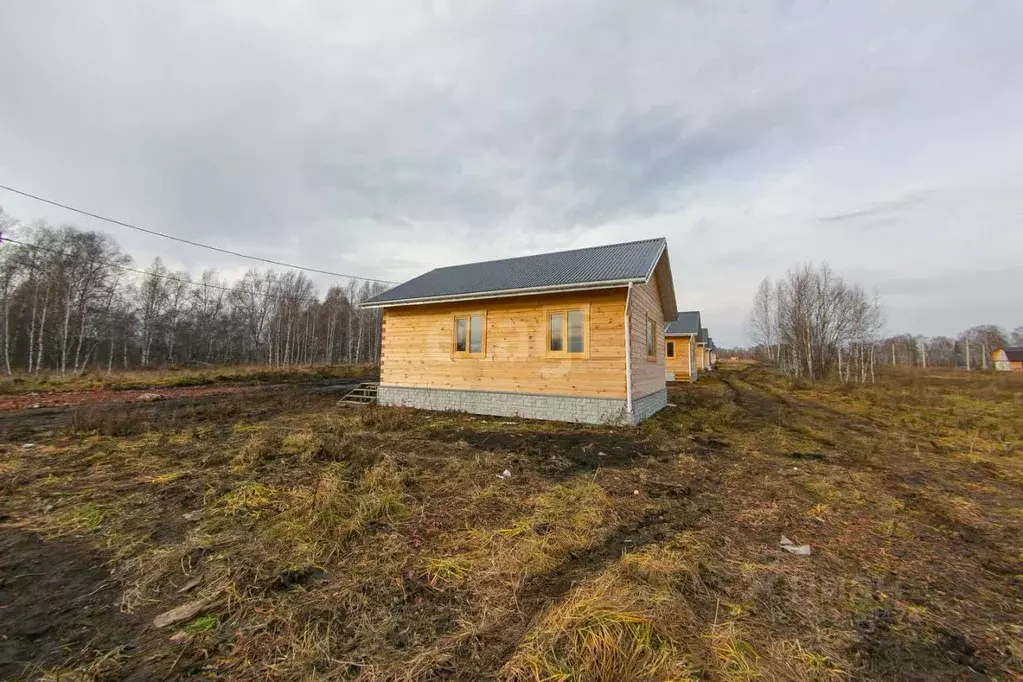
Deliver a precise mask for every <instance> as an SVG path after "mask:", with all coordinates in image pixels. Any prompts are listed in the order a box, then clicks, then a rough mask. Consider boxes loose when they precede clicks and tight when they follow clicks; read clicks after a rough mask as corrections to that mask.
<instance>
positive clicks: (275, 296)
mask: <svg viewBox="0 0 1023 682" xmlns="http://www.w3.org/2000/svg"><path fill="white" fill-rule="evenodd" d="M0 240H2V241H3V242H10V243H11V244H17V245H18V246H24V247H26V248H29V249H35V250H37V251H46V252H47V253H53V254H56V255H58V256H66V255H68V254H67V252H65V251H61V250H60V249H51V248H49V247H47V246H39V245H38V244H29V243H27V242H22V241H18V240H17V239H14V238H12V237H7V236H3V237H0ZM89 262H90V263H99V264H102V265H106V266H108V267H111V268H117V269H118V270H123V271H125V272H134V273H136V274H139V275H145V276H146V277H153V276H155V277H157V278H159V279H167V280H170V281H172V282H180V283H181V284H188V285H191V286H194V287H210V288H211V289H221V290H222V291H227V292H237V293H240V294H249V295H251V296H260V297H263V298H269V299H274V300H278V301H285V300H297V297H295V296H280V295H278V294H271V293H269V292H263V291H253V290H251V289H240V288H234V287H225V286H223V285H221V284H205V283H203V282H193V281H192V280H190V279H182V278H180V277H175V276H174V275H171V274H170V273H167V274H163V275H157V274H156V273H153V272H146V271H145V270H139V269H137V268H129V267H128V266H126V265H119V264H117V263H111V262H110V261H102V260H90V261H89Z"/></svg>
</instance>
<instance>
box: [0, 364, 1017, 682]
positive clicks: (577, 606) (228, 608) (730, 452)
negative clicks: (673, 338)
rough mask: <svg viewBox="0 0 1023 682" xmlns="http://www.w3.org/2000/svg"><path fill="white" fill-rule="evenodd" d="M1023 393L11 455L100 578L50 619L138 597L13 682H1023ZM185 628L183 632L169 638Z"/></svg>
mask: <svg viewBox="0 0 1023 682" xmlns="http://www.w3.org/2000/svg"><path fill="white" fill-rule="evenodd" d="M1016 379H1017V378H1009V379H1006V378H1003V377H992V376H980V375H969V376H967V375H963V374H962V373H959V374H952V373H948V376H946V375H944V374H940V373H939V374H937V375H935V374H923V373H910V374H907V375H891V376H890V375H884V376H882V377H879V383H878V384H877V385H876V386H873V387H871V386H867V387H837V386H813V385H805V386H799V387H795V389H796V390H794V387H793V386H792V385H791V383H790V382H789V381H788V380H787V379H785V378H784V377H781V376H780V375H777V374H775V373H773V372H772V371H771V370H769V369H767V368H763V367H759V366H752V367H749V366H744V367H741V368H735V369H726V370H723V371H719V372H716V373H714V374H712V375H709V376H706V377H703V378H701V381H700V382H699V383H697V384H696V385H679V386H674V387H672V388H671V389H670V390H671V402H672V403H674V404H676V405H678V407H676V408H669V409H667V410H665V411H664V412H663V413H661V414H660V415H658V416H657V417H656V418H655V419H653V420H650V421H648V422H646V423H645V424H644V425H643V426H642V427H640V428H638V429H623V428H613V427H604V426H600V427H580V426H573V425H566V424H548V423H538V422H528V421H519V420H506V419H501V420H494V419H487V418H477V417H470V416H466V415H460V414H429V413H421V412H416V411H413V410H392V409H383V408H371V409H364V410H349V411H346V410H339V409H338V408H336V407H335V406H334V404H333V399H332V398H330V397H326V396H320V397H315V396H314V397H308V396H307V397H304V398H298V397H296V396H295V395H283V394H282V395H254V396H248V397H245V398H244V399H243V400H240V401H236V402H235V403H231V406H230V407H226V405H227V403H224V405H225V406H223V407H214V406H210V407H207V408H203V409H202V410H195V409H192V408H185V407H173V408H168V409H171V410H176V411H174V412H169V413H167V414H163V415H161V416H158V417H147V419H146V421H144V422H137V421H134V420H133V418H132V417H131V416H130V415H126V416H125V418H124V424H122V425H121V427H119V428H117V429H112V430H111V429H107V430H104V429H100V428H95V429H84V428H79V429H78V430H77V431H67V432H64V431H55V432H53V433H51V434H49V435H48V436H41V437H40V438H38V439H36V441H35V444H36V447H35V448H31V449H22V448H20V447H19V446H18V444H15V443H9V444H6V445H3V446H2V448H0V449H2V451H0V495H2V496H0V519H2V523H3V524H5V529H9V530H12V531H16V532H18V533H28V534H33V535H35V534H37V535H39V536H41V537H43V538H46V544H45V545H44V547H46V548H49V549H45V550H39V551H54V552H56V551H58V550H60V551H65V550H67V551H68V552H69V553H68V554H67V555H64V554H60V556H61V557H64V556H71V557H76V556H79V555H81V556H82V557H83V559H82V562H83V563H82V565H81V566H78V565H76V564H75V563H74V561H73V560H69V559H66V558H65V559H61V560H60V561H57V560H54V561H50V560H49V558H48V556H36V557H30V556H27V557H26V558H25V561H30V560H31V561H34V563H33V564H31V565H35V566H43V569H41V571H42V572H47V571H49V572H55V573H54V576H53V581H52V582H51V581H50V578H49V577H46V578H42V579H41V581H40V582H39V583H38V585H39V589H40V590H42V589H46V590H57V592H54V593H51V592H40V593H39V595H38V597H37V601H38V600H43V601H44V602H45V601H46V600H49V599H52V600H54V602H60V603H70V604H73V603H76V602H75V600H76V599H80V598H81V596H82V595H80V594H77V593H76V594H63V593H60V592H59V589H60V588H59V587H52V586H54V585H57V586H59V585H60V584H63V582H64V580H63V577H62V576H65V573H61V571H67V573H66V576H72V575H75V574H77V572H80V571H82V570H85V569H86V568H87V565H91V564H92V563H94V560H93V559H89V558H87V557H89V556H97V557H100V558H101V559H100V560H101V561H105V562H106V565H107V567H108V568H109V569H110V571H112V577H109V576H108V577H107V578H105V579H103V581H101V582H99V583H97V584H96V585H95V586H90V587H89V588H88V589H86V590H84V591H85V593H86V594H88V592H91V591H92V590H94V589H100V590H103V589H108V588H109V586H108V587H104V585H103V582H104V581H105V582H107V583H110V581H113V582H112V584H113V585H114V586H115V587H112V588H109V589H111V590H112V591H110V592H102V591H101V592H100V593H99V594H100V596H101V597H102V599H101V601H98V602H96V604H97V605H96V606H95V607H94V608H93V609H92V610H90V611H89V613H88V615H82V614H80V613H75V612H73V611H69V612H68V613H69V615H68V616H67V619H66V620H65V619H62V618H63V617H62V616H60V615H59V614H58V615H57V616H47V621H46V627H47V628H49V629H48V630H47V632H48V633H51V634H48V635H46V637H50V638H51V639H45V640H43V641H42V642H41V643H40V645H39V646H38V647H36V649H35V651H38V652H39V653H38V654H33V656H34V657H33V658H31V659H27V660H29V661H31V667H30V668H28V669H27V670H28V671H29V672H25V673H19V672H17V671H11V672H7V673H6V674H9V675H12V676H14V677H17V676H18V675H19V674H24V675H25V676H26V677H32V678H42V679H82V680H86V679H106V678H120V677H128V676H131V675H134V676H136V677H138V678H164V677H172V678H173V677H202V676H206V677H223V678H229V679H257V680H259V679H264V680H292V679H294V680H298V679H302V680H307V679H313V680H315V679H358V680H367V681H369V680H429V679H490V678H498V679H509V680H620V679H635V680H669V679H670V680H686V679H714V680H751V679H764V680H831V679H834V680H844V679H850V678H853V679H897V678H905V677H914V676H916V677H923V678H929V679H962V678H969V677H971V676H973V677H984V676H987V677H991V678H995V679H1012V678H1013V675H1016V674H1018V673H1019V672H1020V671H1021V670H1023V658H1021V657H1023V649H1021V647H1020V645H1019V642H1020V641H1023V637H1021V635H1023V633H1021V631H1020V629H1019V623H1020V620H1021V617H1023V607H1021V604H1023V552H1021V551H1020V549H1019V548H1020V547H1021V546H1023V513H1021V512H1020V509H1023V427H1021V423H1023V422H1021V419H1020V417H1021V416H1023V401H1021V397H1020V396H1021V395H1023V390H1021V389H1023V385H1021V383H1020V382H1019V381H1017V380H1016ZM504 469H508V470H509V471H511V472H512V476H511V478H507V479H501V478H498V477H497V474H498V473H500V472H501V471H503V470H504ZM185 514H189V519H188V520H186V519H185V518H184V516H183V515H185ZM782 534H784V535H786V536H787V537H790V538H791V539H792V540H794V541H795V542H796V543H798V544H804V543H805V544H809V545H810V546H811V547H812V548H813V555H812V556H810V557H797V556H793V555H791V554H788V553H787V552H785V551H783V550H782V549H781V548H780V547H779V544H778V540H779V537H780V536H781V535H782ZM9 558H10V557H9V555H8V556H5V557H3V560H8V559H9ZM69 561H70V563H68V562H69ZM25 565H26V566H27V565H30V564H25ZM12 570H16V571H18V572H21V571H26V570H27V569H18V568H15V569H12ZM37 570H40V569H37ZM47 575H49V574H47ZM34 584H35V583H25V584H24V585H26V586H27V587H28V588H29V589H32V586H33V585H34ZM3 589H5V588H4V586H3V585H0V596H2V595H3ZM113 590H116V592H117V595H116V596H115V595H114V591H113ZM190 600H200V601H201V602H202V603H203V609H202V610H201V612H200V613H199V614H198V615H197V616H195V617H194V618H192V619H191V620H189V621H187V622H183V623H180V624H179V625H178V626H177V629H174V628H171V629H170V630H169V631H166V632H163V631H159V632H156V631H153V630H151V629H147V628H146V624H147V623H148V622H149V621H150V620H151V619H152V617H153V616H155V615H156V614H157V613H160V612H162V611H165V610H167V609H169V608H172V607H174V606H178V605H180V604H182V603H184V602H187V601H190ZM114 601H117V602H118V604H119V607H117V608H115V607H112V606H110V604H111V603H112V602H114ZM3 615H4V618H3V619H0V621H2V622H3V623H4V625H0V628H4V627H6V628H12V627H25V628H29V627H34V626H33V625H32V623H33V621H32V620H31V619H32V618H33V616H32V614H30V613H27V612H24V613H20V612H19V613H14V614H10V616H9V615H8V614H6V613H5V614H3ZM83 618H85V621H84V622H85V623H86V625H85V627H84V629H83V626H82V623H83V621H82V619H83ZM12 623H13V624H15V625H10V624H12ZM17 632H18V631H16V630H15V631H12V632H10V633H8V632H7V631H6V630H4V631H3V633H2V634H7V635H8V636H17ZM82 632H87V633H88V637H87V639H84V640H80V639H76V637H79V636H80V635H79V634H76V633H82ZM176 633H180V637H178V639H177V643H175V642H171V641H170V637H171V636H172V635H175V634H176ZM4 672H6V671H5V670H4V669H3V668H2V666H0V677H3V673H4Z"/></svg>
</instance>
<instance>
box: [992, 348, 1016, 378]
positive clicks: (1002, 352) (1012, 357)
mask: <svg viewBox="0 0 1023 682" xmlns="http://www.w3.org/2000/svg"><path fill="white" fill-rule="evenodd" d="M991 366H992V367H994V368H995V369H996V370H997V371H999V372H1023V346H1015V347H1012V348H996V349H995V350H993V351H991Z"/></svg>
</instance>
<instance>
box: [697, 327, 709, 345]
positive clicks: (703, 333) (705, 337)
mask: <svg viewBox="0 0 1023 682" xmlns="http://www.w3.org/2000/svg"><path fill="white" fill-rule="evenodd" d="M696 341H697V343H707V342H708V341H710V333H709V332H708V331H707V328H706V327H700V338H698V339H697V340H696Z"/></svg>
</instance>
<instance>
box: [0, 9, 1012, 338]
mask: <svg viewBox="0 0 1023 682" xmlns="http://www.w3.org/2000/svg"><path fill="white" fill-rule="evenodd" d="M1021 25H1023V3H1021V2H1019V1H1018V0H1004V1H997V0H991V1H982V2H968V1H966V0H963V1H962V2H954V1H948V2H934V1H933V0H927V1H921V2H913V1H911V0H900V1H899V2H890V1H886V2H869V1H859V0H857V1H855V2H854V1H851V0H850V1H849V2H839V1H835V2H820V1H819V0H813V1H809V2H799V1H787V2H769V1H766V0H765V1H763V2H759V1H758V2H729V1H725V2H722V1H721V0H705V1H699V0H694V1H692V2H677V1H676V0H665V1H663V2H662V1H660V0H645V1H644V2H638V3H637V2H621V1H620V0H614V1H610V0H606V1H605V0H590V1H588V2H575V1H573V0H559V1H558V2H550V1H549V0H539V1H537V2H529V1H522V2H507V1H497V0H495V1H493V2H490V1H486V0H466V1H465V2H455V1H449V0H444V1H440V0H438V1H435V2H416V1H415V0H374V1H373V2H364V1H358V2H354V1H353V2H341V1H337V0H324V1H323V2H313V1H311V0H288V1H286V2H285V1H282V2H267V1H265V0H231V1H228V0H184V1H181V2H156V1H155V0H154V1H149V0H144V1H143V0H121V1H119V2H111V1H109V0H91V1H90V2H87V3H86V2H74V1H73V0H61V1H53V0H32V1H31V2H25V1H23V0H0V184H5V185H10V186H13V187H17V188H19V189H23V190H25V191H28V192H31V193H34V194H39V195H42V196H46V197H49V198H53V199H56V200H58V201H62V202H64V203H69V204H72V205H76V206H80V207H82V208H85V209H88V210H90V211H93V212H97V213H102V214H105V215H109V216H112V217H115V218H118V219H120V220H124V221H128V222H133V223H135V224H139V225H143V226H146V227H149V228H152V229H156V230H160V231H164V232H169V233H172V234H175V235H179V236H181V237H185V238H188V239H193V240H199V241H203V242H206V243H210V244H214V245H217V246H220V247H223V248H228V249H232V250H237V251H244V252H246V253H252V254H256V255H260V256H264V257H268V258H274V259H278V260H285V261H288V262H293V263H300V264H302V265H307V266H310V267H315V268H321V269H325V270H331V271H335V272H341V273H345V274H353V275H360V276H366V277H375V278H382V279H388V280H396V281H401V280H404V279H408V278H411V277H414V276H416V275H418V274H421V273H423V272H425V271H427V270H430V269H432V268H434V267H440V266H445V265H453V264H457V263H462V262H469V261H479V260H490V259H492V258H505V257H511V256H517V255H526V254H530V253H539V252H544V251H554V250H562V249H569V248H577V247H583V246H592V245H597V244H607V243H614V242H620V241H631V240H635V239H644V238H648V237H659V236H664V237H666V238H667V240H668V250H669V253H670V257H671V262H672V268H673V274H674V281H675V287H676V295H677V298H678V301H679V306H680V308H681V309H687V310H688V309H698V310H701V311H702V313H703V320H704V321H705V322H706V323H707V325H708V326H709V327H710V329H711V333H712V335H713V336H714V338H715V341H716V343H717V344H718V345H719V346H731V345H737V344H743V343H745V342H747V338H746V333H745V320H746V317H747V313H748V309H749V305H750V300H751V299H752V296H753V293H754V290H755V288H756V286H757V284H758V283H759V282H760V280H762V279H763V278H764V277H765V276H770V277H772V278H776V277H779V276H782V275H784V273H785V271H786V270H787V269H788V268H789V267H791V266H793V265H796V264H798V263H802V262H808V261H809V262H820V261H827V262H828V263H830V264H831V265H832V267H833V268H835V269H836V270H837V271H838V272H839V273H840V274H842V275H843V276H845V277H846V278H848V279H850V280H852V281H855V282H858V283H859V284H861V285H862V286H863V287H864V288H866V289H867V290H868V291H876V292H877V293H878V295H879V296H880V298H881V300H882V302H883V304H884V306H885V309H886V316H887V323H888V330H889V331H891V332H909V333H914V334H925V335H937V334H954V333H956V332H958V331H960V330H962V329H964V328H966V327H968V326H972V325H975V324H986V323H993V324H999V325H1002V326H1005V327H1007V328H1010V329H1011V328H1013V327H1016V326H1019V325H1023V296H1021V295H1020V293H1021V292H1023V258H1021V256H1023V40H1020V37H1019V27H1020V26H1021ZM0 206H2V207H3V208H4V209H5V210H6V211H7V212H8V213H9V214H11V215H13V216H15V217H17V218H20V219H22V220H25V221H28V220H31V219H35V218H41V219H45V220H47V221H50V222H53V223H55V224H60V223H65V222H69V223H73V224H76V225H78V226H79V227H82V228H85V229H94V230H98V231H102V232H106V233H108V234H111V235H112V236H113V237H115V238H116V239H117V240H118V242H119V243H120V244H121V245H122V246H123V247H124V249H125V250H126V251H127V252H128V253H130V254H132V255H133V256H134V257H135V259H136V262H138V263H140V264H142V265H146V264H148V262H150V261H151V260H152V258H154V257H156V256H161V257H162V258H163V259H164V260H165V261H166V262H167V263H168V264H169V265H170V266H172V267H174V268H186V269H189V270H190V271H192V272H198V271H200V270H202V269H205V268H217V269H218V270H219V271H220V272H221V273H222V275H223V276H224V277H226V278H228V279H233V278H237V277H238V276H240V275H241V274H242V273H243V272H244V271H245V269H247V268H248V267H250V266H252V265H253V264H252V263H249V262H247V261H244V260H241V259H238V258H235V257H230V256H226V255H223V254H217V253H214V252H210V251H205V250H202V249H197V248H194V247H191V246H187V245H183V244H177V243H173V242H168V241H164V240H161V239H159V238H157V237H152V236H148V235H143V234H139V233H136V232H132V231H130V230H126V229H124V228H120V227H116V226H113V225H108V224H104V223H102V222H99V221H96V220H93V219H88V218H83V217H81V216H75V215H73V214H69V213H67V212H66V211H63V210H60V209H56V208H53V207H48V206H45V205H42V204H39V203H37V202H34V201H32V200H29V199H25V198H22V197H17V196H15V195H12V194H10V193H8V192H5V191H2V190H0ZM314 280H315V281H316V283H317V284H318V285H319V286H320V287H321V288H325V287H327V286H329V285H330V284H333V283H335V282H336V281H337V280H335V279H332V278H330V277H327V276H316V277H314Z"/></svg>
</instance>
